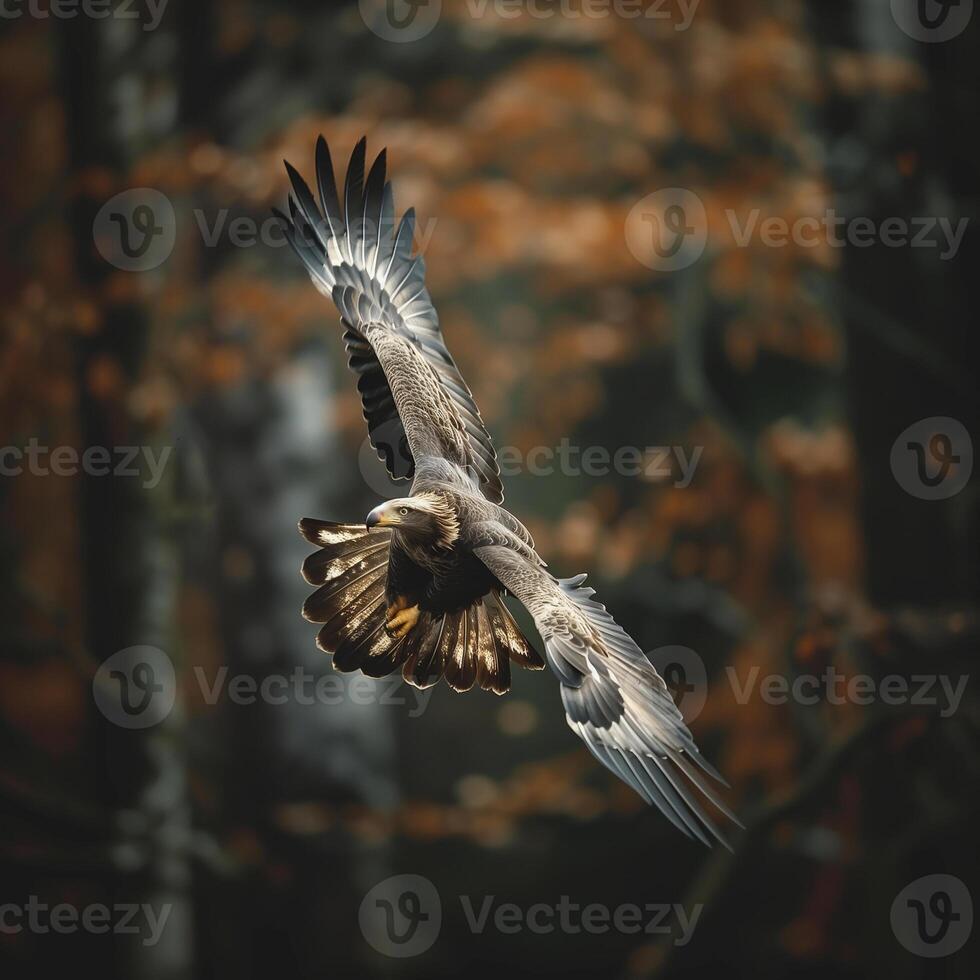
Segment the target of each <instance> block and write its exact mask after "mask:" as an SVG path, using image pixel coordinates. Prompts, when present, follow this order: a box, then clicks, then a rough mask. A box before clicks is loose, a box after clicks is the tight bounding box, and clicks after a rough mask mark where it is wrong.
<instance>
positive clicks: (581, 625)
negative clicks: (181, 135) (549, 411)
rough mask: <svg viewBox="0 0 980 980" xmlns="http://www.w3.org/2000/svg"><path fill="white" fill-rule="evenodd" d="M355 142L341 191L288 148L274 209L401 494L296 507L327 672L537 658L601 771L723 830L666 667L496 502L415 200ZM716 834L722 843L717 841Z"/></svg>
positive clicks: (483, 438)
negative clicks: (428, 267)
mask: <svg viewBox="0 0 980 980" xmlns="http://www.w3.org/2000/svg"><path fill="white" fill-rule="evenodd" d="M365 152H366V150H365V141H364V140H361V141H360V142H359V143H358V144H357V146H356V147H355V148H354V152H353V154H352V156H351V160H350V164H349V166H348V168H347V175H346V178H345V180H344V185H343V189H342V192H341V193H340V194H339V193H338V189H337V185H336V182H335V179H334V169H333V163H332V160H331V157H330V151H329V149H328V147H327V143H326V141H325V140H324V139H323V137H320V139H319V140H318V141H317V146H316V187H317V191H318V199H317V198H314V195H313V192H312V191H311V190H310V188H309V186H308V185H307V184H306V182H305V181H304V180H303V179H302V177H301V176H300V175H299V173H297V171H296V170H295V169H294V168H293V167H292V166H290V165H289V164H288V163H286V169H287V172H288V174H289V178H290V182H291V185H292V194H291V195H290V197H289V213H288V215H286V214H283V213H281V212H278V211H277V212H276V214H277V216H278V217H279V218H280V220H281V222H282V225H283V229H284V232H285V235H286V238H287V240H288V241H289V243H290V244H291V245H292V247H293V249H294V250H295V252H296V253H297V255H298V256H299V258H300V259H301V260H302V262H303V264H304V265H305V266H306V269H307V271H308V272H309V274H310V278H311V279H312V281H313V284H314V285H315V286H316V288H317V289H318V290H319V291H320V292H321V293H322V294H323V295H324V296H326V297H328V298H329V299H330V300H331V301H332V302H333V304H334V305H335V306H336V308H337V310H338V311H339V313H340V318H341V323H342V325H343V327H344V334H343V337H344V342H345V345H346V349H347V356H348V363H349V365H350V368H351V370H352V371H353V372H354V373H355V374H356V375H357V378H358V381H357V387H358V391H359V392H360V395H361V402H362V407H363V410H364V419H365V421H366V423H367V427H368V433H369V436H370V439H371V443H372V445H373V446H374V448H375V449H376V450H377V452H378V455H379V457H380V458H381V459H382V460H383V461H384V463H385V465H386V467H387V469H388V471H389V473H390V474H391V476H392V477H393V478H394V479H395V480H406V481H411V489H410V491H409V493H408V495H407V496H405V497H399V498H396V499H394V500H389V501H386V502H385V503H383V504H381V505H380V506H379V507H376V508H375V509H374V510H372V511H371V513H370V514H368V515H367V518H366V520H365V523H363V524H337V523H332V522H328V521H321V520H316V519H313V518H304V519H303V520H301V521H300V525H299V527H300V532H301V533H302V534H303V535H304V536H305V537H306V539H307V540H308V541H309V542H310V543H312V544H313V545H315V546H316V548H317V550H316V551H315V552H314V553H313V554H311V555H310V556H309V557H308V558H307V559H306V561H305V562H304V564H303V569H302V571H303V575H304V577H305V578H306V580H307V581H308V582H309V583H310V584H311V585H313V586H316V590H315V591H314V592H313V593H312V594H311V595H310V596H309V598H308V599H307V601H306V603H305V604H304V607H303V613H304V615H305V616H306V618H307V619H309V620H310V621H311V622H315V623H318V624H320V629H319V632H318V634H317V644H318V646H319V647H320V648H321V649H322V650H324V651H325V652H326V653H329V654H330V655H331V656H332V658H333V664H334V667H335V668H336V669H337V670H340V671H353V670H360V671H361V672H362V673H364V674H366V675H368V676H371V677H381V676H384V675H386V674H390V673H392V672H394V671H399V670H400V671H401V674H402V676H403V677H404V679H405V680H406V681H407V682H408V683H410V684H413V685H416V686H418V687H429V686H431V685H432V684H435V683H437V682H438V681H439V680H440V679H445V681H446V683H447V684H448V685H449V686H450V687H451V688H453V689H454V690H456V691H466V690H469V689H471V688H472V687H474V686H479V687H481V688H483V689H485V690H490V691H493V692H495V693H497V694H503V693H505V692H506V691H507V690H508V689H509V687H510V682H511V674H510V668H511V664H512V663H513V664H516V665H518V666H520V667H524V668H527V669H531V670H537V669H540V668H542V667H543V666H544V665H545V663H546V662H547V664H548V666H549V667H550V668H551V671H552V673H553V674H554V675H555V677H556V678H557V680H558V682H559V687H560V691H561V698H562V703H563V705H564V708H565V715H566V719H567V721H568V724H569V726H570V727H571V728H572V730H573V731H574V732H575V733H576V734H577V735H578V736H579V737H580V738H581V739H582V741H583V742H584V743H585V745H586V746H587V748H588V749H589V751H590V752H591V753H592V754H593V755H594V756H595V757H596V759H597V760H598V761H599V762H601V763H602V764H603V765H604V766H606V767H607V768H608V769H609V770H611V771H612V772H613V773H615V774H616V775H617V776H619V777H620V778H621V779H622V780H623V781H624V782H626V783H627V784H628V785H630V786H631V787H633V789H635V790H636V791H637V792H638V793H639V794H640V795H641V796H642V797H643V798H644V799H645V800H646V801H647V802H649V803H651V804H654V805H656V806H657V807H658V808H659V809H660V810H661V812H662V813H663V814H664V815H665V816H666V817H667V819H668V820H670V822H671V823H672V824H673V825H674V826H675V827H677V829H678V830H680V831H681V832H682V833H684V834H685V835H686V836H688V837H692V838H696V839H697V840H699V841H701V842H702V843H704V844H710V839H711V838H714V839H716V840H718V841H721V842H722V843H725V841H724V838H723V837H722V836H721V834H720V833H719V831H718V830H717V829H716V828H715V826H714V824H713V823H712V821H711V820H710V819H709V818H708V816H707V815H706V814H705V813H704V810H703V808H702V799H707V800H709V801H710V802H711V803H712V804H713V805H714V806H715V807H716V808H717V809H718V810H719V811H720V812H721V813H723V814H725V815H726V816H727V817H729V818H730V819H731V820H733V821H735V822H736V823H737V822H738V821H737V820H736V818H735V816H734V815H733V814H732V813H731V812H730V811H729V810H728V809H727V807H725V805H724V803H723V802H722V801H721V800H720V799H719V798H718V797H717V795H716V794H715V792H714V790H713V789H712V787H711V785H710V782H709V780H710V779H716V780H719V781H722V782H723V780H722V779H721V777H720V776H719V775H718V773H717V772H716V771H715V770H714V768H713V767H711V766H710V765H709V764H708V763H707V762H706V761H705V759H704V758H703V756H702V755H701V753H700V752H699V751H698V749H697V746H696V745H695V744H694V740H693V738H692V737H691V733H690V732H689V731H688V729H687V726H686V725H685V724H684V721H683V718H682V717H681V715H680V713H679V711H678V710H677V707H676V706H675V704H674V702H673V700H672V699H671V697H670V694H669V692H668V690H667V686H666V684H665V683H664V681H663V679H662V678H661V677H660V675H659V674H658V673H657V672H656V670H655V669H654V668H653V666H652V664H651V663H650V661H649V660H648V659H647V658H646V657H645V656H644V654H643V653H642V651H641V650H640V649H639V647H638V646H637V645H636V643H635V642H634V641H633V640H632V639H631V638H630V637H629V635H628V634H627V633H626V632H625V631H624V630H623V629H622V627H620V626H619V625H618V624H617V623H616V622H615V620H613V618H612V616H610V614H609V613H608V612H607V611H606V608H605V606H603V605H601V604H600V603H599V602H597V601H596V600H595V599H593V598H592V597H593V595H594V592H593V590H592V589H591V588H589V587H587V586H586V585H585V584H584V583H585V576H584V575H579V576H576V577H574V578H568V579H560V578H556V577H555V576H553V575H552V574H551V573H550V572H549V571H548V569H547V567H546V565H545V563H544V561H543V560H542V559H541V557H540V556H539V555H538V553H537V551H536V550H535V546H534V542H533V540H532V539H531V535H530V534H529V533H528V531H527V529H526V528H525V527H524V525H523V524H521V522H520V521H519V520H518V519H517V518H516V517H515V516H514V515H513V514H511V513H510V512H509V511H508V510H507V509H506V508H504V507H503V506H502V502H503V486H502V484H501V480H500V471H499V467H498V466H497V457H496V452H495V451H494V448H493V443H492V441H491V439H490V435H489V433H488V431H487V429H486V426H485V425H484V423H483V420H482V418H481V416H480V412H479V409H478V408H477V406H476V403H475V401H474V399H473V395H472V393H471V392H470V389H469V387H468V386H467V384H466V382H465V381H464V380H463V378H462V375H461V374H460V371H459V369H458V367H457V366H456V363H455V361H454V360H453V358H452V356H451V355H450V353H449V350H448V348H447V347H446V343H445V339H444V338H443V335H442V331H441V329H440V327H439V319H438V315H437V314H436V310H435V307H434V306H433V304H432V301H431V298H430V297H429V293H428V290H427V289H426V287H425V263H424V261H423V259H422V257H421V256H420V255H417V254H415V253H414V250H413V243H412V240H413V235H414V226H415V215H414V211H413V210H411V209H410V210H409V211H407V212H406V213H405V215H404V216H403V217H402V219H401V221H399V222H397V223H396V221H395V212H394V200H393V194H392V188H391V184H390V183H389V182H387V181H386V179H385V170H386V156H385V151H382V152H381V153H380V154H379V156H378V157H377V159H376V160H375V161H374V163H373V165H372V166H371V168H370V170H369V171H368V172H367V175H366V176H365V172H366V168H365ZM505 595H507V596H511V597H513V599H514V600H516V601H517V602H519V603H520V604H521V605H522V606H523V607H524V609H525V610H526V611H527V612H528V613H529V614H530V616H531V618H532V619H533V621H534V625H535V628H536V630H537V632H538V634H539V635H540V638H541V640H542V641H543V647H544V657H542V656H541V655H540V654H539V653H538V651H537V649H536V648H535V646H534V645H533V644H532V643H531V642H529V640H528V638H527V637H526V636H525V635H524V633H523V632H522V631H521V629H520V628H519V626H518V625H517V623H516V621H515V620H514V618H513V616H512V615H511V613H510V611H509V609H508V607H507V605H506V603H505V601H504V597H505ZM726 846H727V844H726Z"/></svg>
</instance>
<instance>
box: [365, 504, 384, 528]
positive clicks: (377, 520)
mask: <svg viewBox="0 0 980 980" xmlns="http://www.w3.org/2000/svg"><path fill="white" fill-rule="evenodd" d="M364 523H365V525H366V526H367V527H369V528H372V527H378V526H380V527H384V526H385V525H386V524H388V515H387V514H386V513H385V511H384V504H382V505H381V506H380V507H375V508H374V510H372V511H371V513H370V514H368V516H367V518H366V519H365V521H364Z"/></svg>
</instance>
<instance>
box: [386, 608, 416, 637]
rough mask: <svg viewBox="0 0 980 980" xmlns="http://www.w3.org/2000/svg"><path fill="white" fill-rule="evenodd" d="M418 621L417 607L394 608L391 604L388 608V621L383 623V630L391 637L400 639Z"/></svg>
mask: <svg viewBox="0 0 980 980" xmlns="http://www.w3.org/2000/svg"><path fill="white" fill-rule="evenodd" d="M418 621H419V607H418V606H407V607H406V606H400V607H398V608H395V605H394V604H392V605H391V606H389V607H388V619H387V622H386V623H385V629H386V630H387V631H388V632H389V633H390V634H391V635H392V636H395V637H398V638H399V639H401V637H403V636H407V635H408V633H409V632H410V631H411V630H412V629H413V628H414V627H415V624H416V623H417V622H418Z"/></svg>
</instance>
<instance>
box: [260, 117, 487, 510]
mask: <svg viewBox="0 0 980 980" xmlns="http://www.w3.org/2000/svg"><path fill="white" fill-rule="evenodd" d="M364 153H365V141H364V140H363V139H362V140H361V141H360V142H359V143H358V144H357V146H356V147H355V148H354V152H353V154H352V156H351V160H350V165H349V167H348V169H347V178H346V180H345V181H344V204H343V210H341V205H340V200H339V198H338V196H337V187H336V184H335V182H334V173H333V163H332V162H331V159H330V150H329V149H328V147H327V143H326V140H324V138H323V137H322V136H321V137H320V138H319V140H317V145H316V176H317V187H318V190H319V196H320V204H319V206H318V205H317V203H316V201H315V200H314V197H313V194H312V192H311V191H310V189H309V187H308V186H307V185H306V183H305V182H304V181H303V178H302V177H300V175H299V174H298V173H297V172H296V170H294V169H293V167H291V166H290V165H289V163H286V170H287V172H288V173H289V179H290V181H291V183H292V187H293V194H292V195H290V198H289V217H286V215H284V214H282V213H281V212H279V211H276V214H277V216H278V217H279V218H280V220H282V222H283V224H284V230H285V234H286V238H287V239H288V240H289V243H290V244H291V245H292V246H293V248H294V249H295V251H296V253H297V255H299V257H300V258H301V259H302V260H303V263H304V264H305V265H306V268H307V270H308V271H309V273H310V277H311V278H312V280H313V283H314V285H315V286H316V287H317V288H318V289H319V290H320V292H322V293H323V294H324V295H325V296H329V297H330V298H331V299H332V300H333V301H334V303H335V304H336V306H337V309H338V310H339V311H340V314H341V317H342V320H343V323H344V326H345V327H346V332H345V334H344V340H345V341H346V344H347V353H348V357H349V363H350V366H351V368H352V369H353V370H354V371H355V372H356V373H357V374H358V375H359V379H358V384H357V387H358V390H359V391H360V393H361V403H362V406H363V409H364V418H365V420H366V421H367V424H368V432H369V433H370V437H371V444H372V445H373V446H374V448H375V449H376V450H377V451H378V454H379V456H380V457H381V458H382V459H383V460H384V461H385V465H386V466H387V467H388V472H389V473H390V474H391V475H392V477H394V478H395V479H410V478H411V477H412V476H414V474H415V469H416V463H417V462H418V461H419V460H420V459H421V458H423V457H425V456H437V457H441V458H443V459H447V460H448V461H449V462H452V463H457V464H459V465H460V466H462V467H464V468H465V469H467V470H468V471H469V472H470V473H471V475H472V476H473V477H474V478H475V479H476V480H477V481H478V482H479V485H480V489H481V490H482V492H483V494H484V495H485V496H486V497H487V498H488V499H489V500H492V501H493V502H494V503H499V502H500V501H501V500H503V488H502V486H501V483H500V470H499V468H498V466H497V457H496V453H495V452H494V448H493V444H492V442H491V441H490V435H489V433H488V432H487V430H486V427H485V426H484V424H483V420H482V419H481V418H480V412H479V409H478V408H477V407H476V403H475V402H474V401H473V395H472V394H471V393H470V389H469V388H468V387H467V385H466V382H465V381H464V380H463V378H462V376H461V375H460V373H459V369H458V368H457V367H456V363H455V361H453V359H452V356H451V355H450V353H449V351H448V350H447V348H446V342H445V340H444V339H443V336H442V331H441V330H440V329H439V318H438V316H437V314H436V311H435V308H434V307H433V305H432V301H431V299H430V298H429V292H428V290H427V289H426V288H425V262H424V261H423V259H422V257H421V256H420V255H415V256H413V255H412V239H413V236H414V233H415V212H414V209H410V210H409V211H407V212H406V213H405V215H404V217H403V218H402V220H401V222H400V223H399V224H398V226H397V228H396V226H395V206H394V200H393V197H392V191H391V183H390V182H386V181H385V151H384V150H382V151H381V153H380V154H379V155H378V158H377V159H376V160H375V162H374V164H373V166H372V167H371V170H370V173H369V174H368V176H367V180H366V181H365V179H364ZM321 209H322V210H321Z"/></svg>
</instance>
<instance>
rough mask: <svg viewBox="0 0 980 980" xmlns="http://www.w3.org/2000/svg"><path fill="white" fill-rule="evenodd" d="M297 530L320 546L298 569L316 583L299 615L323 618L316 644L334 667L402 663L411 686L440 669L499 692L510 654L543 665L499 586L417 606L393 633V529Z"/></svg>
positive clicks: (309, 525)
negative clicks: (406, 625) (454, 605)
mask: <svg viewBox="0 0 980 980" xmlns="http://www.w3.org/2000/svg"><path fill="white" fill-rule="evenodd" d="M299 530H300V533H301V534H302V535H303V537H304V538H306V540H307V541H309V542H310V543H311V544H314V545H317V546H318V547H319V549H320V550H319V551H316V552H314V553H313V554H312V555H310V556H309V558H307V559H306V561H305V562H303V577H304V578H305V579H306V581H307V582H309V583H310V585H315V586H317V589H316V591H315V592H313V593H312V594H311V595H310V596H309V598H308V599H307V600H306V602H305V603H304V605H303V615H304V616H305V617H306V619H308V620H309V621H310V622H312V623H320V624H322V625H321V627H320V632H319V633H318V634H317V638H316V642H317V646H318V647H319V648H320V649H321V650H323V651H324V652H325V653H329V654H331V655H332V656H333V664H334V667H335V668H336V669H337V670H338V671H342V672H345V673H346V672H350V671H354V670H360V671H361V672H362V673H364V674H366V675H367V676H369V677H384V676H385V675H387V674H390V673H392V672H393V671H395V670H398V669H399V668H401V671H402V676H403V677H404V679H405V680H406V681H407V682H408V683H409V684H412V685H413V686H414V687H418V688H427V687H432V686H433V685H434V684H437V683H438V682H439V680H440V678H442V677H445V678H446V683H447V684H449V686H450V687H451V688H453V690H455V691H468V690H470V689H471V688H472V687H473V686H474V685H478V686H479V687H481V688H483V689H484V690H486V691H493V692H494V693H495V694H504V693H505V692H506V691H508V690H509V689H510V662H511V660H513V661H514V663H515V664H517V665H518V666H519V667H524V668H526V669H529V670H540V669H541V668H542V667H544V661H543V660H542V659H541V657H540V656H539V655H538V652H537V651H536V650H535V649H534V647H532V646H531V644H530V643H529V642H528V640H527V638H526V637H525V636H524V634H523V633H522V632H521V629H520V627H519V626H518V625H517V623H516V622H515V621H514V618H513V617H512V616H511V614H510V610H509V609H508V608H507V607H506V606H505V605H504V602H503V599H502V598H501V597H500V595H499V594H498V593H497V592H491V593H489V594H488V595H486V596H484V597H483V598H482V599H478V600H477V601H476V602H475V603H473V604H472V605H471V606H469V607H468V608H467V609H462V610H458V611H454V612H447V613H433V612H429V611H425V610H423V611H422V613H421V615H420V616H419V620H418V623H417V624H416V625H415V627H414V628H413V629H412V630H411V631H410V632H409V633H408V635H407V636H404V637H401V638H395V637H392V636H391V635H390V634H389V633H388V631H387V630H386V629H385V616H386V611H387V600H386V597H385V585H386V581H387V572H388V549H389V545H390V540H391V532H390V531H388V530H385V529H383V528H371V529H368V528H365V527H364V525H362V524H333V523H330V522H328V521H318V520H314V519H312V518H304V519H303V520H302V521H300V524H299Z"/></svg>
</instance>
